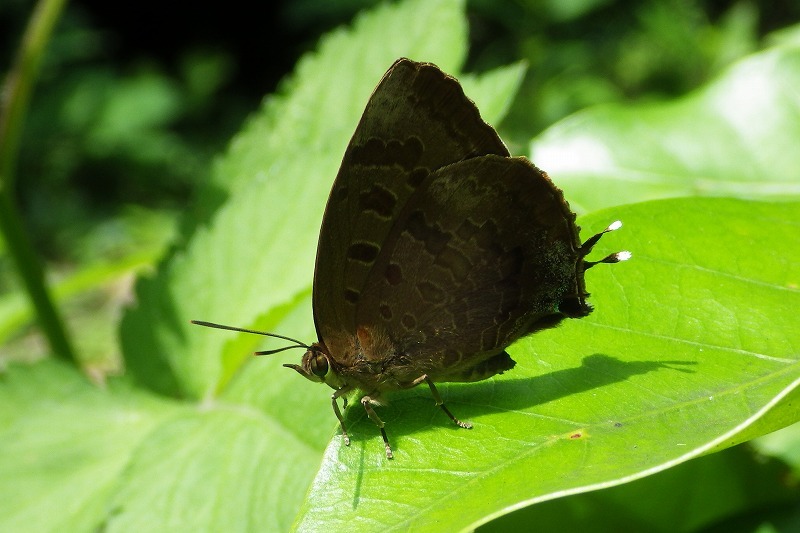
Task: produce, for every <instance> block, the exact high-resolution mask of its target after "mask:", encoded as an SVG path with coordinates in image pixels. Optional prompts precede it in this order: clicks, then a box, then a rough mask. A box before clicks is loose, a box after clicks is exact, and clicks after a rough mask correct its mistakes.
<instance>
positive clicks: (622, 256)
mask: <svg viewBox="0 0 800 533" xmlns="http://www.w3.org/2000/svg"><path fill="white" fill-rule="evenodd" d="M621 227H622V222H621V221H619V220H617V221H615V222H612V223H611V224H609V225H608V227H607V228H606V229H604V230H603V231H601V232H600V233H598V234H596V235H593V236H592V237H590V238H589V239H588V240H587V241H586V242H585V243H583V244H582V245H581V249H580V255H581V257H585V256H587V255H589V252H591V251H592V248H594V245H595V244H597V241H599V240H600V237H602V236H603V235H605V234H606V233H608V232H609V231H614V230H617V229H619V228H621ZM631 255H632V254H631V253H630V252H629V251H627V250H624V251H622V252H614V253H613V254H609V255H607V256H605V257H604V258H602V259H601V260H599V261H584V262H583V269H584V270H589V269H590V268H592V267H593V266H595V265H596V264H599V263H619V262H620V261H627V260H628V259H630V258H631Z"/></svg>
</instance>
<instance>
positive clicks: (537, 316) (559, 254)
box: [357, 155, 589, 382]
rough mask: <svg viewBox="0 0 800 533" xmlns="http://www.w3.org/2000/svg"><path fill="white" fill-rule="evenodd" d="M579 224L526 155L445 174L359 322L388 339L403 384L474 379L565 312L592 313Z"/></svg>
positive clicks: (372, 281)
mask: <svg viewBox="0 0 800 533" xmlns="http://www.w3.org/2000/svg"><path fill="white" fill-rule="evenodd" d="M574 220H575V215H574V214H573V213H572V212H571V211H570V209H569V206H568V205H567V203H566V202H565V201H564V198H563V196H562V194H561V191H560V190H559V189H558V188H556V187H555V186H554V185H553V184H552V182H551V181H550V179H549V178H548V177H547V176H546V175H545V174H544V173H543V172H541V171H539V170H538V169H537V168H536V167H534V166H533V165H532V164H531V163H530V162H529V161H528V160H527V159H524V158H510V157H502V156H494V155H489V156H480V157H476V158H472V159H469V160H465V161H462V162H458V163H454V164H452V165H448V166H446V167H443V168H441V169H439V170H437V171H436V172H434V173H432V174H431V175H430V176H429V177H428V179H426V180H425V182H424V183H422V184H421V185H420V187H418V189H417V190H416V191H415V192H414V194H413V195H412V196H411V198H410V199H409V201H408V202H407V203H406V205H405V206H404V208H403V210H402V211H401V212H400V213H399V214H398V215H397V217H396V219H395V224H394V226H393V227H392V230H391V231H390V233H389V234H388V235H387V238H386V239H385V241H384V242H383V245H382V247H383V249H382V253H381V254H380V256H379V257H378V258H376V260H375V261H374V262H373V263H372V264H371V268H370V271H369V276H368V278H367V281H366V285H365V286H364V289H363V291H362V295H361V299H360V302H359V305H358V314H357V322H358V324H359V325H361V326H366V327H368V328H369V329H370V330H372V331H376V332H383V333H384V334H385V335H386V336H388V338H389V339H390V340H391V344H392V346H393V347H394V350H395V353H394V354H392V355H391V356H390V357H395V358H396V360H395V361H393V362H392V364H391V367H392V368H394V369H395V372H396V374H398V375H397V376H396V378H397V380H398V381H400V382H403V381H405V380H412V379H414V378H415V377H417V376H419V375H420V374H421V373H426V374H428V375H429V376H430V377H431V378H432V379H434V380H439V381H447V380H456V381H461V380H467V379H468V378H469V376H468V374H469V373H470V372H471V370H472V369H473V368H474V367H475V366H476V365H478V364H480V363H482V362H483V361H485V360H487V359H489V358H491V357H492V356H495V355H497V354H498V353H500V352H502V351H503V349H504V348H505V347H507V346H508V345H509V344H511V343H512V342H514V341H515V340H516V339H518V338H519V337H521V336H523V335H525V334H527V333H530V332H532V331H535V330H537V329H542V328H543V327H551V326H552V325H554V324H555V323H557V322H558V321H559V320H560V319H561V318H563V317H564V313H562V311H561V310H560V308H562V306H563V307H564V308H566V309H573V308H574V309H577V310H578V313H577V314H578V315H579V316H583V315H585V314H588V312H589V308H588V306H586V304H585V302H584V301H583V295H580V287H579V286H578V282H577V279H578V273H577V271H576V269H577V268H578V266H577V263H578V260H579V253H578V249H579V247H580V242H579V240H578V235H577V227H576V226H575V224H574ZM571 299H575V300H577V301H575V302H572V301H570V300H571ZM565 301H566V302H568V305H563V303H564V302H565ZM406 361H407V362H406ZM405 367H408V375H407V376H402V375H399V374H401V373H402V372H403V370H402V369H403V368H405ZM465 373H466V374H465Z"/></svg>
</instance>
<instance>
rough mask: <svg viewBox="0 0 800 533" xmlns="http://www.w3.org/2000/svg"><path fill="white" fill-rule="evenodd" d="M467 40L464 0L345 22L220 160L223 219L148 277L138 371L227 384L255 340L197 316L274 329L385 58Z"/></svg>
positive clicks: (446, 62)
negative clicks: (238, 340) (205, 325)
mask: <svg viewBox="0 0 800 533" xmlns="http://www.w3.org/2000/svg"><path fill="white" fill-rule="evenodd" d="M431 36H435V38H432V37H431ZM465 50H466V21H465V20H464V16H463V13H462V5H461V1H460V0H437V1H420V0H415V1H407V2H405V3H402V4H398V5H395V6H391V7H381V8H379V9H377V10H375V11H374V12H372V13H370V14H368V15H364V16H361V17H360V18H359V19H358V21H357V22H356V24H355V26H354V28H353V30H351V31H337V32H334V33H333V34H332V35H330V36H329V37H328V38H326V39H325V40H324V42H323V44H322V45H321V46H320V51H319V52H318V53H317V54H314V55H310V56H308V57H306V58H305V59H304V60H302V61H301V63H300V65H299V66H298V68H297V72H296V74H295V75H294V77H293V78H292V79H291V80H290V81H289V82H287V83H285V84H284V87H283V89H284V91H286V92H284V93H282V95H280V96H278V97H275V98H270V99H268V100H267V101H266V103H265V105H264V108H263V109H262V110H261V112H260V113H259V114H258V115H257V116H255V117H254V118H253V119H252V120H251V121H250V122H249V124H248V125H247V127H246V128H245V129H244V131H243V132H242V133H240V134H239V135H238V136H237V137H236V138H235V139H234V141H233V142H232V144H231V148H230V150H229V152H228V153H227V154H226V155H225V156H224V157H223V158H222V160H221V161H220V163H219V164H218V165H217V168H216V176H217V177H216V179H215V183H216V186H217V187H218V188H220V189H224V190H225V191H226V194H229V195H230V199H229V200H228V201H227V202H226V203H224V205H223V206H222V207H221V208H220V209H219V210H218V211H217V212H216V215H215V217H214V219H213V224H212V225H211V226H210V227H208V229H203V230H200V231H198V232H197V234H196V235H195V237H194V239H193V240H192V242H191V243H190V245H189V247H188V249H186V250H185V251H184V252H181V253H178V254H176V255H175V256H174V257H173V258H172V260H171V261H170V262H169V263H168V264H166V265H165V266H164V268H162V269H161V271H160V272H159V275H158V276H157V277H156V278H154V279H146V280H142V281H141V282H140V283H139V285H138V287H137V297H138V307H137V308H136V309H134V310H132V311H131V312H129V313H128V314H127V315H126V317H125V320H124V322H123V327H122V334H123V348H124V350H125V356H126V361H127V363H128V367H129V369H130V370H131V371H132V372H134V373H135V374H136V375H137V376H138V377H139V379H140V380H141V381H142V382H143V383H144V384H146V385H147V386H149V387H151V388H153V389H154V390H159V391H163V392H168V393H170V394H180V395H185V396H189V397H193V398H203V397H208V396H213V395H214V394H216V393H217V391H219V390H221V389H222V388H223V387H224V386H225V384H226V383H227V381H228V379H230V377H231V376H232V375H233V374H234V373H235V372H236V371H237V369H238V368H239V367H240V366H241V365H242V364H243V359H244V358H246V357H247V355H246V354H247V352H248V350H247V349H244V348H245V347H244V346H242V345H241V344H236V345H231V344H229V343H228V341H227V339H228V338H229V336H226V335H220V333H219V332H218V331H204V330H201V329H200V328H197V327H194V326H190V325H189V320H190V319H204V320H212V321H217V322H227V323H232V324H235V325H239V326H260V327H266V328H269V329H272V328H273V327H274V326H275V321H276V320H278V319H279V318H280V313H278V314H275V310H279V309H282V306H285V305H288V304H291V303H292V302H293V301H294V299H295V298H296V296H297V295H298V294H299V293H301V292H303V291H307V290H308V288H309V287H310V284H311V280H312V278H313V265H314V257H315V249H316V240H317V235H318V232H319V227H320V223H321V217H322V212H323V210H324V206H325V202H326V200H327V195H328V193H329V191H330V187H331V183H332V181H333V177H334V176H335V175H336V172H337V169H338V165H339V163H340V162H341V158H342V155H343V153H344V150H345V147H346V145H347V142H348V141H349V139H350V137H351V135H352V133H353V131H354V129H355V126H356V124H357V122H358V119H359V117H360V115H361V113H362V111H363V109H364V105H365V103H366V101H367V99H368V97H369V95H370V92H371V91H372V90H373V88H374V87H375V85H376V84H377V82H378V81H379V80H380V78H381V76H382V75H383V73H384V71H385V70H386V68H388V67H389V66H390V65H391V64H392V62H393V61H394V60H395V59H396V58H397V57H400V56H409V57H412V58H415V59H424V60H429V61H435V62H437V63H439V64H441V66H442V68H444V69H446V70H447V71H449V72H455V71H456V66H457V65H458V64H459V63H460V61H461V59H462V58H463V56H464V53H465ZM503 78H505V79H513V80H518V78H519V73H518V71H515V70H513V69H510V70H506V71H505V72H504V73H502V75H501V76H500V77H499V78H495V79H496V81H500V82H502V81H503ZM500 85H501V86H502V87H504V89H503V90H498V89H497V87H495V93H494V94H490V93H488V91H484V92H483V94H485V95H486V96H487V97H490V98H488V99H487V100H488V101H486V105H487V106H488V107H490V108H492V109H495V110H502V109H504V108H505V107H507V105H505V106H504V105H503V104H502V103H500V104H497V103H495V102H507V101H509V100H510V99H511V97H512V91H513V89H514V88H515V87H514V84H513V83H500ZM497 118H499V117H497V116H487V119H488V120H496V119H497ZM270 310H272V311H273V313H272V314H270V315H264V313H267V312H269V311H270ZM305 332H306V330H300V331H291V330H290V331H283V332H282V333H284V334H288V335H292V336H300V335H301V334H303V333H305ZM305 338H310V336H308V337H305ZM249 342H252V341H249Z"/></svg>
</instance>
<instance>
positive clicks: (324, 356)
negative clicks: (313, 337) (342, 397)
mask: <svg viewBox="0 0 800 533" xmlns="http://www.w3.org/2000/svg"><path fill="white" fill-rule="evenodd" d="M283 366H285V367H286V368H291V369H293V370H295V371H297V373H298V374H300V375H301V376H303V377H304V378H306V379H308V380H310V381H313V382H315V383H325V384H327V385H329V386H330V387H331V388H334V389H339V388H341V386H342V385H343V383H342V380H341V377H340V376H339V373H338V372H336V369H335V367H334V364H333V363H332V359H331V357H330V356H329V355H328V353H327V352H326V350H325V347H324V346H323V345H322V344H320V343H318V342H315V343H314V344H312V345H311V346H309V347H308V350H306V353H305V354H304V355H303V360H302V361H301V362H300V364H299V365H293V364H285V365H283Z"/></svg>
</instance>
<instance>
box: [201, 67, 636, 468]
mask: <svg viewBox="0 0 800 533" xmlns="http://www.w3.org/2000/svg"><path fill="white" fill-rule="evenodd" d="M620 226H621V223H620V222H615V223H613V224H611V225H610V226H609V227H607V228H606V229H604V230H603V231H601V232H600V233H598V234H596V235H594V236H593V237H591V238H590V239H588V240H587V241H586V242H584V243H581V242H580V239H579V235H578V233H579V228H578V227H577V226H576V224H575V214H574V213H573V212H572V211H571V210H570V208H569V205H568V204H567V202H566V201H565V200H564V197H563V194H562V192H561V190H559V189H558V188H557V187H556V186H555V185H554V184H553V183H552V181H551V180H550V178H549V177H548V176H547V174H546V173H545V172H543V171H542V170H540V169H538V168H537V167H535V166H534V165H533V164H532V163H531V162H530V161H529V160H528V159H526V158H524V157H511V155H510V154H509V151H508V149H507V148H506V146H505V144H504V143H503V141H502V140H501V139H500V137H499V136H498V135H497V133H496V132H495V130H494V129H493V128H492V127H491V126H490V125H489V124H487V123H486V122H484V120H483V119H482V118H481V116H480V113H479V111H478V109H477V107H476V106H475V104H474V103H473V102H472V101H471V100H470V99H469V98H467V97H466V96H465V94H464V91H463V89H462V88H461V85H460V84H459V82H458V81H457V80H456V79H455V78H453V77H452V76H449V75H447V74H445V73H444V72H442V71H441V70H440V69H439V68H438V67H437V66H436V65H434V64H432V63H421V62H415V61H412V60H410V59H406V58H401V59H398V60H397V61H395V63H394V64H393V65H392V66H391V67H390V68H389V70H388V71H387V72H386V74H385V75H384V76H383V79H381V81H380V83H379V84H378V86H377V87H376V89H375V90H374V92H373V93H372V96H371V97H370V99H369V101H368V102H367V105H366V109H365V110H364V114H363V116H362V117H361V121H360V122H359V124H358V127H357V128H356V131H355V133H354V135H353V137H352V139H351V140H350V143H349V145H348V146H347V149H346V151H345V154H344V158H343V161H342V165H341V168H340V169H339V173H338V175H337V176H336V180H335V181H334V184H333V188H332V190H331V193H330V197H329V199H328V204H327V207H326V209H325V214H324V217H323V220H322V227H321V229H320V235H319V244H318V248H317V259H316V270H315V274H314V287H313V310H314V323H315V326H316V330H317V335H318V341H317V342H315V343H313V344H311V345H307V344H304V343H302V342H300V341H297V340H295V339H292V338H290V337H284V336H281V335H276V334H272V333H264V332H259V331H253V330H247V329H243V328H235V327H230V326H223V325H219V324H215V323H210V322H204V321H193V322H194V323H196V324H199V325H204V326H210V327H217V328H221V329H229V330H234V331H245V332H250V333H257V334H262V335H268V336H271V337H277V338H281V339H285V340H288V341H290V342H292V343H293V344H291V345H289V346H285V347H283V348H279V349H277V350H267V351H263V352H257V354H260V355H264V354H273V353H277V352H280V351H283V350H286V349H290V348H298V347H301V348H304V349H305V350H306V352H305V355H303V358H302V360H301V363H300V364H299V365H298V364H285V365H283V366H285V367H288V368H292V369H294V370H295V371H297V372H298V373H299V374H300V375H301V376H303V377H305V378H307V379H309V380H311V381H314V382H318V383H325V384H327V385H329V386H330V387H331V388H333V389H334V392H333V394H332V396H331V404H332V407H333V411H334V413H335V414H336V418H337V419H338V421H339V424H340V427H341V431H342V436H343V439H344V442H345V444H347V445H349V444H350V438H349V436H348V433H347V429H346V427H345V421H344V417H343V416H342V410H341V409H340V407H339V399H342V402H343V405H344V407H346V406H347V399H348V397H352V398H356V399H357V400H358V401H359V402H360V403H361V405H362V406H363V408H364V410H365V411H366V413H367V415H368V416H369V418H370V419H371V420H372V421H373V422H374V423H375V424H376V425H377V426H378V428H379V429H380V432H381V436H382V438H383V442H384V446H385V451H386V456H387V458H389V459H391V458H392V457H393V453H392V448H391V446H390V445H389V439H388V436H387V434H386V430H385V425H384V423H383V421H382V420H381V419H380V417H379V416H378V414H377V413H376V412H375V409H374V407H375V406H380V405H384V404H385V403H386V398H387V395H388V394H389V393H391V392H393V391H397V390H402V389H409V388H412V387H415V386H417V385H421V384H423V383H424V384H425V385H427V386H428V387H429V388H430V391H431V393H432V395H433V398H434V400H435V402H436V405H437V406H439V408H440V409H441V410H442V411H443V412H444V413H445V414H446V415H447V416H448V417H449V418H450V419H451V420H452V421H453V422H454V423H455V424H457V425H458V426H460V427H462V428H471V427H472V425H471V424H470V423H469V422H465V421H461V420H459V419H458V418H456V416H455V415H453V413H452V412H451V411H450V410H449V409H448V408H447V406H446V405H445V403H444V402H443V401H442V397H441V395H440V394H439V392H438V390H437V389H436V385H435V384H436V383H441V382H472V381H480V380H483V379H487V378H489V377H491V376H494V375H496V374H501V373H503V372H505V371H508V370H511V369H512V368H514V365H515V362H514V360H513V359H511V357H510V356H509V354H508V353H507V352H506V348H508V346H510V345H511V344H512V343H514V342H515V341H516V340H518V339H520V338H521V337H524V336H526V335H530V334H532V333H535V332H537V331H540V330H543V329H547V328H552V327H554V326H556V325H557V324H559V323H560V322H561V321H562V320H563V319H565V318H581V317H585V316H587V315H588V314H589V313H590V312H591V310H592V308H591V306H590V305H589V304H588V303H587V301H586V298H587V296H588V293H587V291H586V286H585V281H584V273H585V272H586V270H587V269H588V268H590V267H592V266H594V265H595V264H597V263H616V262H619V261H623V260H626V259H628V258H629V257H630V253H629V252H617V253H614V254H611V255H609V256H607V257H605V258H603V259H600V260H599V261H593V262H592V261H587V260H586V259H585V257H586V256H587V254H588V253H589V252H590V251H591V249H592V247H593V246H594V245H595V244H596V243H597V241H598V240H599V239H600V237H601V236H602V235H603V234H604V233H607V232H609V231H612V230H614V229H617V228H618V227H620Z"/></svg>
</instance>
